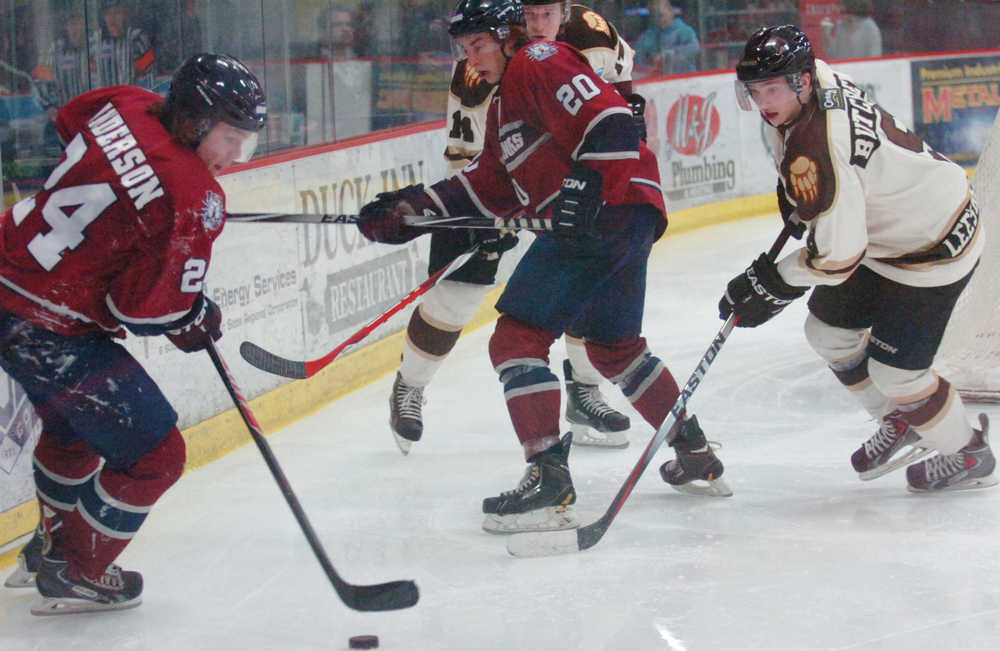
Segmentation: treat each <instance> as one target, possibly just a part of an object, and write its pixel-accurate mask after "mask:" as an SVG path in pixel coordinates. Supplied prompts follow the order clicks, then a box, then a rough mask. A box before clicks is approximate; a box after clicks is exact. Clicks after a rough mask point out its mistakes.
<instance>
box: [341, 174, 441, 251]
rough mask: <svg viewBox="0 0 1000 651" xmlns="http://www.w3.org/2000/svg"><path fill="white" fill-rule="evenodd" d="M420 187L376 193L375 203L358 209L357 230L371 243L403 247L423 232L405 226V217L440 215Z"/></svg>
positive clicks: (413, 227) (421, 186)
mask: <svg viewBox="0 0 1000 651" xmlns="http://www.w3.org/2000/svg"><path fill="white" fill-rule="evenodd" d="M440 214H441V213H440V212H439V210H438V209H437V206H435V205H434V201H432V200H431V198H430V195H428V194H427V193H426V192H424V185H423V184H422V183H421V184H418V185H409V186H407V187H405V188H400V189H399V190H396V191H394V192H380V193H379V194H377V195H375V201H372V202H371V203H367V204H365V205H364V207H362V208H361V213H360V217H361V219H360V220H359V221H358V230H360V231H361V234H362V235H364V236H365V237H366V238H368V239H369V240H371V241H372V242H384V243H386V244H403V243H405V242H409V241H410V240H412V239H413V238H415V237H419V236H420V235H423V234H424V233H425V232H426V229H423V228H419V227H415V226H409V225H407V224H406V221H405V218H406V217H407V216H408V215H428V216H429V215H440Z"/></svg>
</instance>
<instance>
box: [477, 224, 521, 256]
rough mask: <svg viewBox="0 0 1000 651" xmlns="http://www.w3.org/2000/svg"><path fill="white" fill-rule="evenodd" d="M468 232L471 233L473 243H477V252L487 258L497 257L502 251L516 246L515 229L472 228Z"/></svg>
mask: <svg viewBox="0 0 1000 651" xmlns="http://www.w3.org/2000/svg"><path fill="white" fill-rule="evenodd" d="M469 232H470V233H472V242H473V244H479V254H480V255H481V256H483V257H484V258H486V259H487V260H494V259H496V258H499V257H500V256H501V255H503V253H504V251H510V250H511V249H513V248H514V247H515V246H517V231H512V230H510V229H508V228H500V229H493V228H490V229H483V228H474V229H470V231H469Z"/></svg>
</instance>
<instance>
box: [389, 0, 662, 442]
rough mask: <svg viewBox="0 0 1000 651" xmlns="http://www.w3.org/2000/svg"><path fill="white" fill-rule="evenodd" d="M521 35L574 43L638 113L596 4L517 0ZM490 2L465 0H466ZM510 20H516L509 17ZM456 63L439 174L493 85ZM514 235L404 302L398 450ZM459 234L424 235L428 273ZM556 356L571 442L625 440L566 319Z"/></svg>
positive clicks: (469, 150) (621, 55)
mask: <svg viewBox="0 0 1000 651" xmlns="http://www.w3.org/2000/svg"><path fill="white" fill-rule="evenodd" d="M522 2H523V5H525V6H524V7H523V9H524V14H525V22H526V23H527V32H528V36H529V38H530V39H531V40H540V39H545V40H556V39H557V38H558V40H561V41H566V42H568V43H570V44H571V45H573V46H574V47H576V48H577V49H579V50H580V51H582V52H583V54H584V55H585V56H586V57H587V60H588V61H590V64H591V66H592V67H593V68H594V70H595V71H597V73H598V75H599V76H601V77H602V78H603V79H605V80H606V81H609V82H611V83H613V84H614V85H615V87H616V88H617V89H618V90H619V91H620V92H621V93H622V94H623V95H628V96H629V97H630V98H631V99H632V102H633V103H634V104H635V106H636V108H635V110H636V111H637V112H638V115H639V117H638V118H637V119H639V120H641V119H642V106H643V101H642V98H641V97H640V96H638V95H632V94H631V93H632V81H631V80H632V54H633V52H632V48H630V47H629V45H628V43H626V42H625V41H624V40H623V39H622V38H621V37H620V36H619V35H618V32H617V31H616V30H615V28H614V26H613V25H611V23H609V22H608V21H606V20H605V19H604V18H603V17H601V16H600V15H599V14H597V13H596V12H594V11H592V10H590V9H588V8H586V7H583V6H580V5H572V7H571V6H570V3H569V1H568V0H562V1H560V2H551V0H549V1H546V2H538V1H537V0H522ZM491 4H493V3H492V2H491V1H490V0H486V1H485V2H481V1H479V2H477V1H473V2H469V3H467V5H468V6H470V7H473V6H482V7H488V6H490V5H491ZM508 4H509V5H510V9H509V11H511V12H515V13H519V12H520V11H521V7H520V6H519V5H520V4H522V3H518V2H516V1H515V2H510V3H508ZM515 22H519V21H515ZM459 59H460V60H459V61H458V62H457V63H456V65H455V68H454V73H453V76H452V81H451V90H450V92H449V93H448V108H447V116H448V124H449V133H448V145H447V148H446V150H445V159H446V161H447V164H448V170H449V175H454V174H457V173H458V171H459V170H461V169H462V168H463V167H465V166H466V165H467V164H468V163H469V162H470V161H471V160H472V158H473V157H474V156H475V155H476V154H478V153H479V151H480V150H481V149H482V148H483V128H484V126H485V124H486V111H487V108H488V107H489V104H490V100H491V98H492V97H493V95H494V93H495V91H496V84H494V83H490V82H487V81H486V80H484V79H483V78H482V77H481V76H480V75H479V74H478V73H477V72H476V71H475V70H471V69H470V68H469V67H468V65H467V62H466V61H465V60H461V57H459ZM516 243H517V240H516V236H514V235H513V234H511V235H508V236H506V237H505V238H503V239H501V240H499V241H498V242H496V243H495V244H493V245H484V247H485V248H490V249H492V250H491V251H489V252H486V253H484V254H481V255H478V256H476V257H474V258H473V259H472V260H470V261H469V262H467V263H466V264H465V265H464V266H463V267H462V268H461V269H458V270H457V271H455V272H454V273H452V274H451V275H449V277H448V278H446V279H443V280H442V281H440V282H439V283H437V285H436V286H435V287H433V288H432V289H431V290H430V291H428V292H427V295H426V297H425V298H424V300H423V302H422V303H421V304H420V305H419V306H418V307H417V309H416V310H414V312H413V315H412V317H411V318H410V322H409V325H408V326H407V330H406V338H405V340H404V343H403V360H402V364H400V367H399V372H398V373H397V375H396V381H395V383H394V384H393V387H392V394H391V395H390V397H389V409H390V417H389V424H390V427H391V428H392V431H393V433H394V435H395V438H396V442H397V444H398V445H399V448H400V450H402V452H403V454H407V453H408V452H409V450H410V447H411V445H412V444H413V442H414V441H418V440H420V437H421V434H422V433H423V417H422V409H421V407H422V404H423V401H424V397H423V391H424V389H425V388H426V387H427V385H428V384H429V383H430V382H431V379H432V378H433V375H434V373H435V372H436V371H437V369H438V368H439V367H440V366H441V364H442V363H443V362H444V360H445V358H446V357H447V355H448V353H450V352H451V350H452V348H453V347H454V346H455V344H456V342H457V341H458V337H459V335H460V334H461V332H462V329H463V328H464V327H465V325H466V324H467V323H468V322H469V320H470V319H471V318H472V317H473V315H474V314H475V313H476V310H477V309H478V308H479V305H480V304H481V303H482V302H483V297H484V296H485V295H486V292H487V291H489V289H490V287H491V286H492V285H493V284H494V282H495V281H496V273H497V266H498V265H499V263H500V255H501V254H502V253H503V250H506V249H507V248H510V247H513V246H514V245H515V244H516ZM469 244H470V243H469V236H468V234H467V233H463V232H460V231H446V230H438V231H437V232H435V233H433V234H432V235H431V253H430V264H429V269H428V272H429V273H434V272H435V271H438V270H439V269H441V268H442V267H444V266H445V265H447V264H448V263H449V262H450V261H451V260H453V259H454V258H455V257H456V256H458V255H459V254H461V253H462V252H463V251H465V250H466V249H467V248H469ZM565 339H566V355H567V359H566V360H565V361H564V363H563V371H564V377H565V380H566V395H567V402H566V419H567V420H568V421H569V422H570V424H571V425H572V426H573V431H574V442H575V443H577V444H583V445H595V446H602V447H625V446H627V445H628V439H627V438H626V430H628V428H629V425H630V423H629V418H628V416H626V415H625V414H622V413H620V412H619V411H617V410H615V409H612V408H611V407H610V406H608V404H607V402H606V401H605V399H604V396H602V395H601V392H600V390H599V389H598V384H599V383H600V382H601V380H602V378H601V375H600V373H598V372H597V370H596V369H594V367H593V365H592V364H591V363H590V360H588V359H587V353H586V350H585V348H584V345H583V341H582V340H581V339H580V337H579V333H577V332H576V331H575V330H574V328H572V327H570V328H569V331H568V332H567V333H566V336H565Z"/></svg>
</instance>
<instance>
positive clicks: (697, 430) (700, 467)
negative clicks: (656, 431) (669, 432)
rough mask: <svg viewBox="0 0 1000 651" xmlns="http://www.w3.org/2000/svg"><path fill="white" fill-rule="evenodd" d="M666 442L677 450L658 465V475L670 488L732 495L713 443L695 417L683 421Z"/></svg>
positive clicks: (693, 493) (724, 495)
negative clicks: (708, 439) (674, 454)
mask: <svg viewBox="0 0 1000 651" xmlns="http://www.w3.org/2000/svg"><path fill="white" fill-rule="evenodd" d="M670 445H671V447H673V448H674V450H675V451H676V452H677V458H676V459H671V460H670V461H667V462H666V463H664V464H663V465H662V466H660V477H662V478H663V481H665V482H667V483H668V484H670V486H671V487H673V488H674V490H677V491H680V492H682V493H689V494H691V495H706V496H709V497H729V496H731V495H732V494H733V491H732V490H731V489H730V488H729V485H728V484H726V482H725V481H723V479H722V472H723V470H724V467H723V465H722V461H720V460H719V458H718V457H717V456H715V452H714V451H713V450H712V445H713V444H710V443H709V442H708V441H707V440H706V439H705V433H704V432H703V431H701V427H700V426H699V425H698V419H697V418H696V417H694V416H691V417H690V418H688V419H687V420H685V421H684V423H683V424H682V425H681V426H680V429H679V430H678V431H677V435H676V436H675V437H674V439H673V440H672V441H671V442H670Z"/></svg>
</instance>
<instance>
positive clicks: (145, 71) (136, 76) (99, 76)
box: [90, 0, 156, 88]
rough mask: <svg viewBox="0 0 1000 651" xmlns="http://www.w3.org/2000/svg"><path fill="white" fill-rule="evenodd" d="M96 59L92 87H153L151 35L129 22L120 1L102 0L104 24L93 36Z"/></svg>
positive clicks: (153, 55)
mask: <svg viewBox="0 0 1000 651" xmlns="http://www.w3.org/2000/svg"><path fill="white" fill-rule="evenodd" d="M90 41H91V57H92V58H93V59H94V70H93V73H94V77H93V78H92V80H91V81H92V86H93V87H94V88H100V87H102V86H116V85H119V84H134V85H138V86H143V87H145V88H152V86H153V63H154V62H155V61H156V55H155V54H154V53H153V47H152V41H151V39H150V38H149V34H147V33H146V31H145V30H143V29H142V28H140V27H134V26H132V25H131V24H130V22H129V16H128V11H127V10H126V8H125V3H124V2H122V1H121V0H102V2H101V27H100V29H97V30H95V31H94V32H93V33H92V34H91V35H90Z"/></svg>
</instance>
